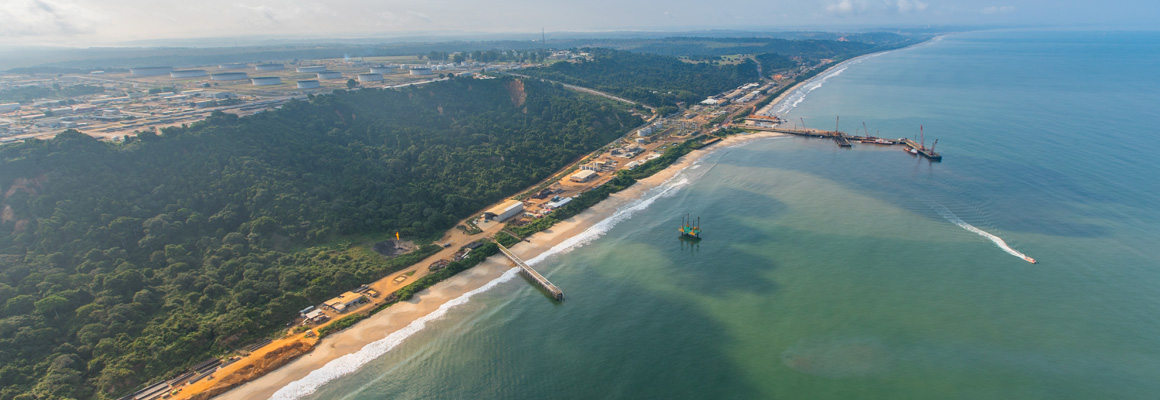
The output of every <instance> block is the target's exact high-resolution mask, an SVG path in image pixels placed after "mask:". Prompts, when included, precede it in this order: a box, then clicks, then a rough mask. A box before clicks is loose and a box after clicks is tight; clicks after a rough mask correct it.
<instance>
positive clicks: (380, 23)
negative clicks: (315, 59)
mask: <svg viewBox="0 0 1160 400" xmlns="http://www.w3.org/2000/svg"><path fill="white" fill-rule="evenodd" d="M948 24H949V25H964V24H967V25H1106V26H1137V27H1140V26H1144V27H1149V26H1151V27H1155V26H1157V24H1160V0H1101V1H1096V0H571V1H559V0H489V1H479V0H467V1H465V0H408V1H402V0H326V1H308V0H181V1H173V0H0V45H7V46H22V45H52V46H70V47H71V46H81V47H83V46H93V45H115V44H118V43H127V42H134V41H152V40H157V39H170V38H203V37H205V38H213V37H246V36H275V37H293V38H321V37H328V38H356V37H378V36H400V35H407V34H430V33H448V34H453V33H516V32H539V31H540V29H541V28H544V29H546V30H547V31H549V32H554V31H556V32H559V31H573V32H576V31H614V30H615V31H647V30H661V31H664V30H699V29H746V30H792V29H794V28H795V27H804V26H809V27H812V28H815V29H816V28H818V27H823V28H824V27H831V30H842V29H844V28H849V27H855V26H856V27H865V26H924V25H948Z"/></svg>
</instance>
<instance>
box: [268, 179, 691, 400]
mask: <svg viewBox="0 0 1160 400" xmlns="http://www.w3.org/2000/svg"><path fill="white" fill-rule="evenodd" d="M689 183H690V180H689V178H688V177H687V176H684V174H683V171H680V172H678V173H677V174H675V175H674V176H673V177H672V178H669V180H667V181H665V182H664V183H662V184H661V185H660V186H658V187H656V188H653V189H652V190H651V191H649V192H648V193H647V194H645V196H642V197H641V198H640V199H638V200H635V201H633V202H631V203H629V204H627V205H625V206H624V207H621V208H620V209H618V210H616V212H614V213H613V214H612V215H611V216H609V217H608V218H605V219H603V220H601V221H600V222H597V223H596V224H595V225H592V226H591V227H589V228H588V229H585V230H584V232H582V233H580V234H578V235H576V236H573V237H570V238H568V239H567V240H564V241H563V242H561V243H560V244H557V245H556V246H553V247H552V248H551V249H548V250H547V251H545V252H543V253H540V255H538V256H536V257H533V258H531V259H528V260H527V261H526V262H527V264H528V265H536V264H538V263H540V262H541V261H544V260H545V259H547V258H548V257H551V256H554V255H558V254H564V253H567V252H569V251H572V250H573V249H575V248H578V247H581V246H584V245H585V244H588V243H590V242H592V241H593V240H596V239H597V238H599V237H601V236H604V234H605V233H607V232H608V231H609V230H611V229H612V227H614V226H616V224H618V223H620V222H621V221H624V220H627V219H629V218H630V217H632V215H633V214H636V213H637V212H639V211H641V210H644V209H646V208H648V207H649V206H650V205H652V204H653V203H654V202H656V201H657V199H660V198H664V197H669V196H672V195H674V194H676V192H677V191H678V190H680V188H682V187H684V186H687V185H688V184H689ZM518 273H519V269H518V268H512V269H510V270H508V271H507V272H505V273H504V274H503V275H501V276H500V277H498V278H496V279H493V280H492V281H490V282H488V283H486V284H484V285H483V286H480V287H479V288H477V289H475V290H472V291H469V292H467V293H464V294H462V295H460V296H459V297H456V298H454V299H452V300H450V301H448V302H446V303H444V304H443V305H441V306H439V308H438V309H436V310H435V311H432V312H431V313H430V314H427V315H424V316H423V317H420V318H419V319H416V320H415V321H413V322H411V323H410V324H408V325H407V326H405V327H403V328H402V329H399V330H398V331H395V332H392V333H391V334H389V335H387V337H385V338H382V339H379V340H376V341H374V342H371V343H370V344H367V345H366V346H363V348H361V349H359V350H358V351H357V352H354V353H351V354H347V355H345V356H342V357H339V358H336V359H334V360H332V361H330V362H328V363H326V365H324V366H322V367H321V368H318V369H316V370H314V371H311V372H310V374H308V375H306V376H305V377H303V378H302V379H299V380H296V381H294V382H291V383H290V384H289V385H286V386H284V387H283V388H281V389H279V390H278V391H277V392H275V393H274V395H273V396H270V399H271V400H297V399H301V398H303V397H306V396H309V395H311V394H313V393H314V392H316V391H317V390H318V388H320V387H322V385H324V384H326V383H328V382H330V381H333V380H335V379H338V378H341V377H343V376H345V375H348V374H351V373H353V372H355V371H358V369H359V368H361V367H362V366H364V365H366V364H367V363H369V362H371V361H373V360H374V359H376V358H379V357H382V356H383V355H384V354H387V352H389V351H391V350H392V349H394V348H395V347H398V346H399V344H402V343H403V341H404V340H406V339H407V338H409V337H411V336H412V335H414V334H416V333H418V332H420V331H422V330H423V329H424V328H426V327H427V323H429V322H431V321H434V320H437V319H439V318H441V317H443V316H444V315H446V314H447V312H448V311H450V310H451V309H452V308H455V307H456V306H458V305H461V304H465V303H467V301H468V300H469V299H471V297H472V296H475V295H477V294H480V293H483V292H486V291H488V290H491V289H492V288H494V287H496V286H498V285H499V284H501V283H503V282H507V281H509V280H512V279H513V278H515V277H516V276H518Z"/></svg>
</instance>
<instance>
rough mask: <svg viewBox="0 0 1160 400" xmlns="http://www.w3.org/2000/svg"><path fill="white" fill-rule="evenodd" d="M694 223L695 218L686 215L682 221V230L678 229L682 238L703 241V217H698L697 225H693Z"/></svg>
mask: <svg viewBox="0 0 1160 400" xmlns="http://www.w3.org/2000/svg"><path fill="white" fill-rule="evenodd" d="M692 222H693V217H692V216H689V215H688V214H686V215H685V218H684V219H683V220H682V221H681V228H680V229H678V230H679V231H680V232H681V237H685V238H690V239H701V217H697V224H696V225H692Z"/></svg>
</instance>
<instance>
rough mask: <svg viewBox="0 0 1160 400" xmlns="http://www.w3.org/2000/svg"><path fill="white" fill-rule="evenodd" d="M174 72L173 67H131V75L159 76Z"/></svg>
mask: <svg viewBox="0 0 1160 400" xmlns="http://www.w3.org/2000/svg"><path fill="white" fill-rule="evenodd" d="M170 72H173V67H136V68H129V75H133V76H158V75H169V73H170Z"/></svg>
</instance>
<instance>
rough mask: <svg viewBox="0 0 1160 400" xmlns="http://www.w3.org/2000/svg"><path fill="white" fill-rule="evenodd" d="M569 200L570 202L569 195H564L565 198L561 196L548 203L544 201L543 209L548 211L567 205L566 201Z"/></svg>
mask: <svg viewBox="0 0 1160 400" xmlns="http://www.w3.org/2000/svg"><path fill="white" fill-rule="evenodd" d="M571 202H572V198H571V197H565V198H562V199H560V200H556V201H553V202H549V203H544V205H543V207H544V209H546V210H548V211H554V210H557V209H559V208H560V207H563V206H566V205H568V203H571Z"/></svg>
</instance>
